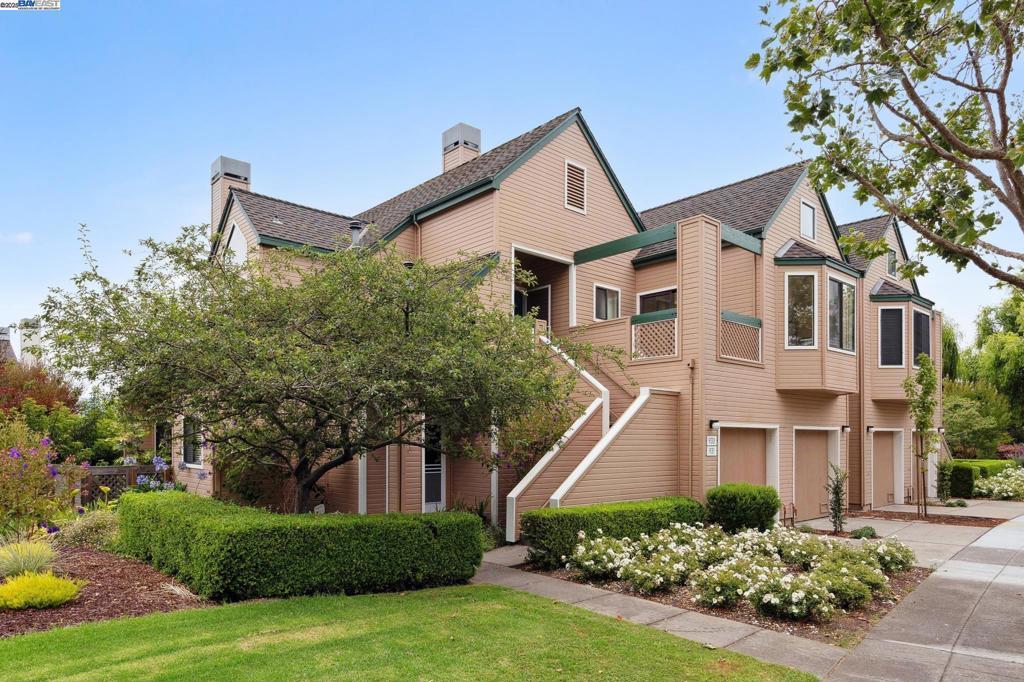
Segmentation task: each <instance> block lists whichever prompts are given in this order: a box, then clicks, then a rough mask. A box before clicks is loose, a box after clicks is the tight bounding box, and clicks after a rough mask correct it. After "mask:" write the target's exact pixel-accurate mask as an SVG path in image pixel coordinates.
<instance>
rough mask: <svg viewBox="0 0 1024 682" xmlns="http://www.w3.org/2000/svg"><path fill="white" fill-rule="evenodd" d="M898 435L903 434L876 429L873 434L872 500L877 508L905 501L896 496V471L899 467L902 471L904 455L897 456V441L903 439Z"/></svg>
mask: <svg viewBox="0 0 1024 682" xmlns="http://www.w3.org/2000/svg"><path fill="white" fill-rule="evenodd" d="M897 435H900V436H902V434H897V433H896V432H895V431H878V430H876V431H874V432H873V433H872V434H871V451H872V452H871V502H872V505H873V506H874V507H875V509H877V508H878V507H884V506H886V505H888V504H896V503H900V502H903V500H902V499H898V498H897V497H896V490H897V487H896V478H897V476H896V471H897V468H899V469H900V470H901V471H900V473H902V467H903V458H902V456H900V457H897V456H896V454H897V453H896V444H897V441H902V440H903V439H902V437H899V438H898V437H897ZM900 447H901V448H902V442H901V443H900ZM901 454H902V453H901ZM900 487H902V485H901V486H900Z"/></svg>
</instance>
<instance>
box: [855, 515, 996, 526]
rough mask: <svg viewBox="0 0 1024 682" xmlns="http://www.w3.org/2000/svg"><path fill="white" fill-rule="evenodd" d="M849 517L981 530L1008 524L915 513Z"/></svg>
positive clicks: (983, 518)
mask: <svg viewBox="0 0 1024 682" xmlns="http://www.w3.org/2000/svg"><path fill="white" fill-rule="evenodd" d="M846 515H847V516H849V517H851V518H853V517H855V518H859V519H885V520H886V521H927V522H928V523H938V524H941V525H944V526H978V527H981V528H995V527H996V526H998V525H1000V524H1002V523H1006V519H992V518H989V517H987V516H950V515H949V514H929V515H928V518H922V517H920V516H918V515H917V514H916V513H914V512H898V511H862V512H847V514H846Z"/></svg>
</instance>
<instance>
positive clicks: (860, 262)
mask: <svg viewBox="0 0 1024 682" xmlns="http://www.w3.org/2000/svg"><path fill="white" fill-rule="evenodd" d="M890 228H891V229H892V231H893V234H894V235H895V236H896V244H897V245H898V246H899V249H900V255H901V256H902V257H903V260H904V261H908V260H910V255H909V253H908V252H907V246H906V244H904V243H903V234H902V233H901V231H900V226H899V223H897V222H896V219H895V218H894V217H893V215H892V214H891V213H883V214H882V215H877V216H874V217H872V218H865V219H864V220H855V221H854V222H852V223H845V224H843V225H840V226H839V232H840V234H842V235H843V236H844V237H848V236H850V235H851V234H852V233H853V232H860V233H862V234H863V235H864V238H865V239H869V240H875V239H880V238H882V237H884V236H885V235H886V233H888V231H889V229H890ZM846 259H847V260H848V261H850V262H851V263H853V265H855V266H856V267H857V268H859V269H861V270H863V271H864V272H867V270H868V267H869V266H870V264H871V263H870V261H868V259H866V258H864V257H862V256H858V255H857V254H853V253H851V254H848V255H847V256H846ZM910 285H911V287H913V289H914V294H915V295H920V290H919V289H918V287H917V280H914V279H911V280H910Z"/></svg>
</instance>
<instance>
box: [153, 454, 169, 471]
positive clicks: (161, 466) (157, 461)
mask: <svg viewBox="0 0 1024 682" xmlns="http://www.w3.org/2000/svg"><path fill="white" fill-rule="evenodd" d="M153 470H154V471H156V472H157V473H158V474H159V473H160V472H161V471H166V470H167V462H166V461H165V460H164V458H163V457H161V456H160V455H157V456H156V457H154V458H153Z"/></svg>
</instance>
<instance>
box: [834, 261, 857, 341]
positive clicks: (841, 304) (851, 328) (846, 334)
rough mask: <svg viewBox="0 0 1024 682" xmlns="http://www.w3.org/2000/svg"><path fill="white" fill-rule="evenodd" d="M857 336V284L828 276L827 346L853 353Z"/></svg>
mask: <svg viewBox="0 0 1024 682" xmlns="http://www.w3.org/2000/svg"><path fill="white" fill-rule="evenodd" d="M856 336H857V286H856V285H855V284H854V283H853V282H850V281H849V280H846V279H842V278H840V277H836V276H834V275H829V278H828V347H829V349H830V350H835V351H841V352H844V353H853V352H855V351H856Z"/></svg>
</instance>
